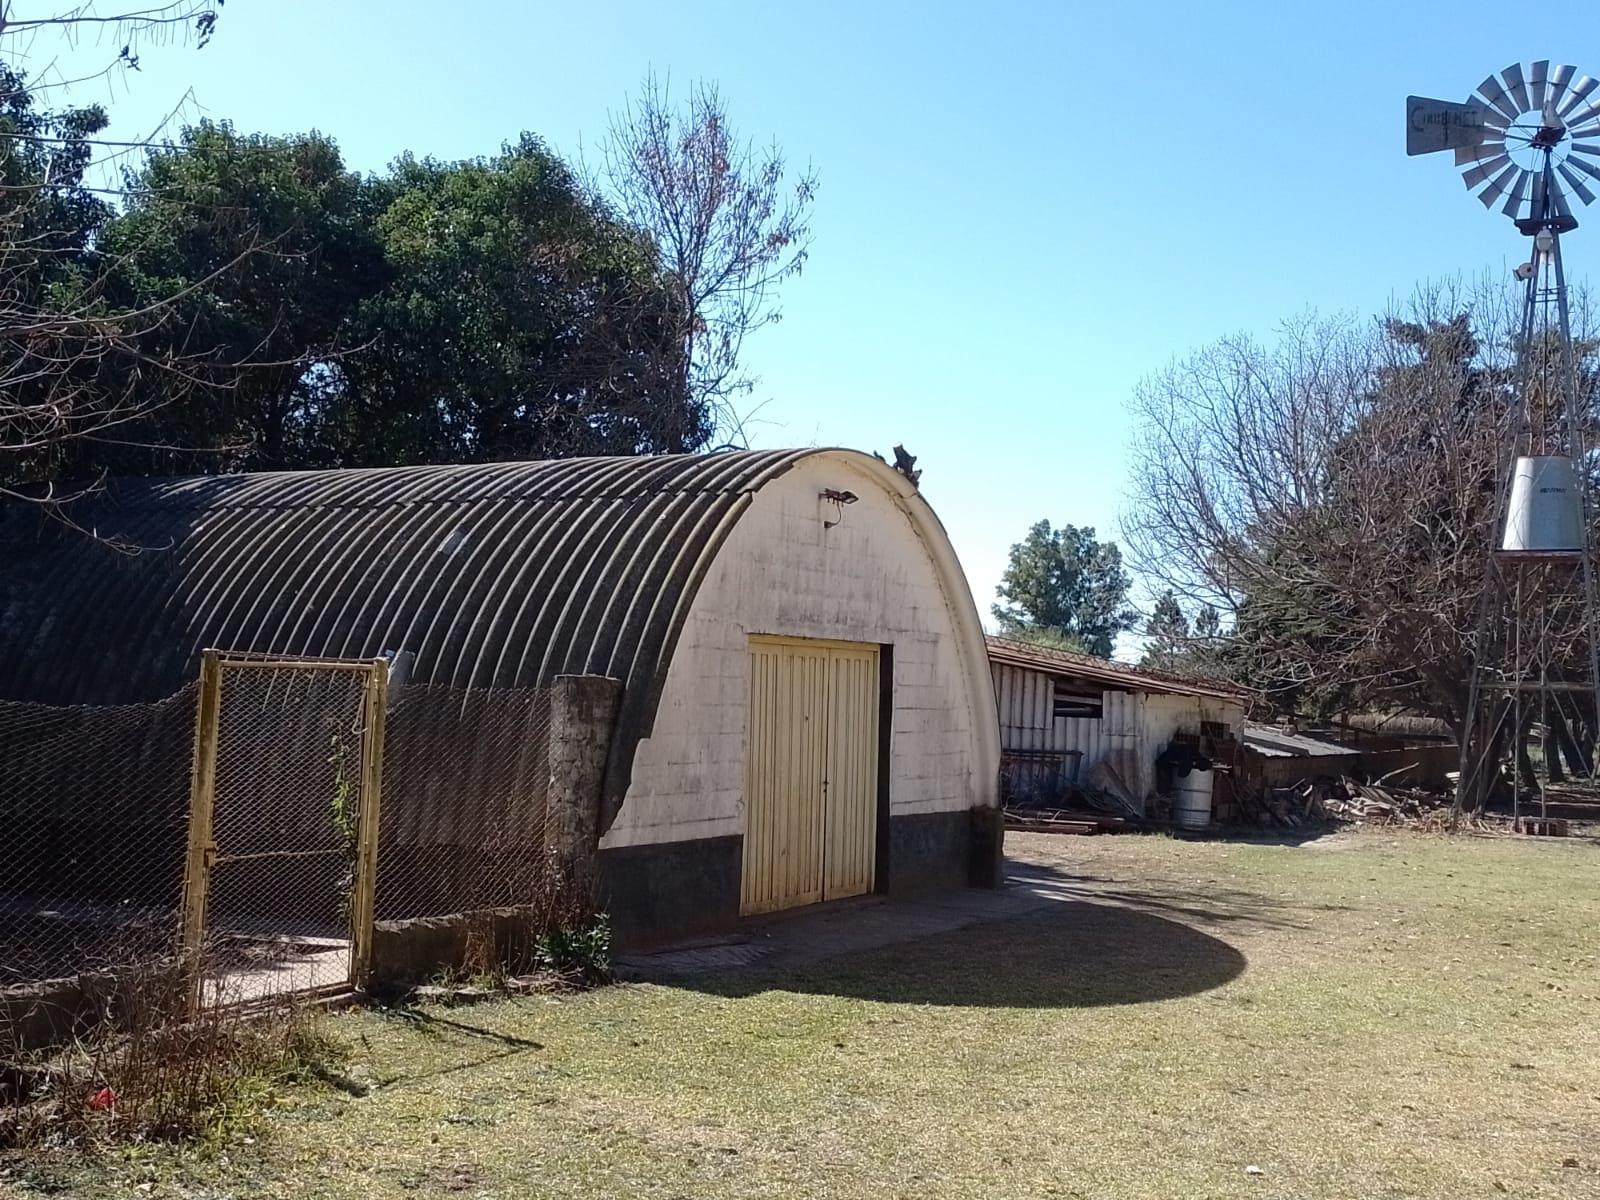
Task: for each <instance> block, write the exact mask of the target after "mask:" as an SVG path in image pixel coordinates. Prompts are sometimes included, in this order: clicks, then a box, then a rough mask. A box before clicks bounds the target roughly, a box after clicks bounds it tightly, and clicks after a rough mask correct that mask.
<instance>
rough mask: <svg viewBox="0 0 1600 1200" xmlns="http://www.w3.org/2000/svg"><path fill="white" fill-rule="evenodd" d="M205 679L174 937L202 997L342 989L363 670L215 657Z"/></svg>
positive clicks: (352, 883)
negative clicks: (199, 972) (197, 956)
mask: <svg viewBox="0 0 1600 1200" xmlns="http://www.w3.org/2000/svg"><path fill="white" fill-rule="evenodd" d="M207 670H208V671H209V672H211V674H210V676H209V678H210V679H211V680H214V682H208V676H207V674H206V673H203V675H202V688H203V689H210V690H208V691H205V694H203V696H202V703H201V709H200V729H199V734H198V749H197V756H196V764H197V765H196V797H195V805H196V812H195V823H194V824H193V825H192V826H191V842H190V846H191V873H192V874H193V875H196V876H203V880H197V886H198V889H199V895H195V894H193V888H192V891H191V904H192V906H193V913H194V916H195V917H196V918H198V920H199V921H200V923H201V927H200V928H196V927H195V926H194V924H193V922H191V927H190V929H189V931H188V940H189V942H190V944H191V946H192V947H197V948H199V949H201V950H203V953H204V976H205V985H204V990H203V998H204V999H205V1000H207V1001H208V1002H211V1003H245V1002H253V1001H259V1000H262V999H266V998H269V997H272V996H275V995H280V994H283V993H286V992H306V991H317V990H322V989H327V988H336V987H341V986H345V985H348V984H349V983H351V982H352V981H353V974H354V971H355V970H356V969H357V963H356V962H355V958H354V955H355V954H356V953H358V947H356V946H353V944H352V943H353V934H354V932H355V931H356V930H357V929H358V927H359V924H360V920H361V914H360V913H359V912H358V902H359V897H360V895H361V889H360V887H359V884H360V881H361V874H362V824H363V820H364V818H366V819H370V816H369V815H368V808H367V805H366V804H365V803H364V800H365V799H366V797H365V792H366V790H367V789H368V788H369V787H370V786H371V779H370V777H369V775H368V773H367V771H366V769H365V768H366V767H367V765H368V760H369V758H370V757H371V756H372V755H373V754H374V753H375V751H374V748H373V741H372V732H373V728H372V723H373V714H374V712H381V704H382V698H381V697H382V693H381V687H377V688H375V687H374V680H375V676H374V671H375V670H377V668H376V667H375V665H374V664H372V663H316V662H309V661H294V660H251V659H228V658H222V659H219V660H214V662H213V663H208V668H207ZM206 695H212V696H214V701H212V702H211V703H208V702H207V701H206V698H205V697H206ZM196 859H198V864H196Z"/></svg>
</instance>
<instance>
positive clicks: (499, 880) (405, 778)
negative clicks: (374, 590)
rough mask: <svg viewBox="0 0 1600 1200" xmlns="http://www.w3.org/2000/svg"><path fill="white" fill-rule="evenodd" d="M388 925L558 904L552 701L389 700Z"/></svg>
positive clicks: (382, 868)
mask: <svg viewBox="0 0 1600 1200" xmlns="http://www.w3.org/2000/svg"><path fill="white" fill-rule="evenodd" d="M389 698H390V704H389V712H388V717H387V722H386V729H385V735H384V747H385V749H384V761H383V818H382V820H381V822H380V823H379V827H378V829H379V833H378V872H377V898H376V902H375V910H376V915H377V918H378V919H379V920H399V919H405V918H410V917H423V916H445V915H450V914H453V913H463V912H475V911H481V910H485V909H493V908H509V907H514V906H524V905H534V904H543V903H550V902H552V901H553V898H554V896H555V893H556V891H557V890H558V889H559V884H560V881H559V879H558V878H556V868H555V863H554V859H553V857H552V854H551V853H550V849H549V846H548V844H547V797H548V792H549V779H550V759H549V752H550V693H549V692H548V691H546V690H544V689H539V688H517V689H496V690H472V691H467V690H461V689H456V688H438V687H401V688H395V689H393V690H392V691H391V692H390V693H389Z"/></svg>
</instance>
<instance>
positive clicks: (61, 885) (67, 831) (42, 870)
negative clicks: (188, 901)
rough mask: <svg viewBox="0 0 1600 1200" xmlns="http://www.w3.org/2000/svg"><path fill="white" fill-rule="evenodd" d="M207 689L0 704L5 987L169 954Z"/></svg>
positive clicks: (0, 906) (1, 983)
mask: <svg viewBox="0 0 1600 1200" xmlns="http://www.w3.org/2000/svg"><path fill="white" fill-rule="evenodd" d="M196 693H197V688H196V687H195V686H193V685H191V686H189V687H187V688H184V689H183V690H182V691H181V692H178V693H177V694H176V695H173V696H170V697H168V698H167V699H165V700H162V701H158V702H156V703H153V704H130V705H117V706H114V707H56V706H51V705H42V704H18V703H0V988H8V987H12V986H13V985H21V984H34V983H38V982H40V981H45V980H55V979H63V978H66V977H70V976H77V975H81V974H84V973H88V972H97V971H108V970H115V969H116V968H117V967H119V966H123V965H127V964H133V963H138V962H144V961H147V960H149V959H150V958H151V957H158V956H165V955H170V954H171V953H172V950H173V948H174V945H175V942H176V936H177V928H178V927H177V912H178V906H179V901H180V899H181V896H182V892H183V873H184V838H185V830H186V828H187V826H188V814H189V773H190V760H191V748H192V744H193V737H194V714H195V697H196Z"/></svg>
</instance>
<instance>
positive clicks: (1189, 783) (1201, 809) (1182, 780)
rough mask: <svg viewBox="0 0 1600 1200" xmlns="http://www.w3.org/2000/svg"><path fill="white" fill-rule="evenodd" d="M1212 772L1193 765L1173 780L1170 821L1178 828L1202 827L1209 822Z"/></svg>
mask: <svg viewBox="0 0 1600 1200" xmlns="http://www.w3.org/2000/svg"><path fill="white" fill-rule="evenodd" d="M1214 774H1215V773H1214V772H1212V771H1209V770H1206V769H1204V768H1202V767H1195V768H1194V769H1193V770H1191V771H1189V772H1188V773H1187V774H1184V775H1179V776H1178V777H1177V779H1176V780H1174V787H1173V790H1172V823H1173V824H1174V825H1176V826H1177V827H1178V828H1179V829H1204V828H1206V827H1207V826H1208V825H1210V824H1211V783H1212V779H1213V776H1214Z"/></svg>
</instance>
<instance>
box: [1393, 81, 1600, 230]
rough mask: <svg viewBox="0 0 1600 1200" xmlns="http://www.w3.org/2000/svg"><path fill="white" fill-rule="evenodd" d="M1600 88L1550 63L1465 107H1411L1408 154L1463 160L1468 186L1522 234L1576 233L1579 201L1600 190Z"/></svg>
mask: <svg viewBox="0 0 1600 1200" xmlns="http://www.w3.org/2000/svg"><path fill="white" fill-rule="evenodd" d="M1597 87H1600V80H1596V79H1595V78H1594V77H1593V76H1590V75H1579V74H1578V73H1577V68H1575V67H1571V66H1567V65H1564V64H1563V65H1561V66H1556V67H1552V66H1551V65H1550V61H1549V60H1548V59H1540V60H1539V61H1538V62H1535V63H1529V64H1528V66H1527V69H1526V70H1524V69H1523V66H1522V64H1521V63H1513V64H1512V65H1511V66H1509V67H1507V68H1506V69H1505V70H1503V71H1501V72H1500V74H1499V75H1490V76H1489V77H1488V78H1487V79H1485V80H1484V81H1483V82H1482V83H1480V84H1479V85H1478V88H1477V91H1476V92H1475V93H1474V94H1473V95H1472V96H1469V97H1468V98H1467V100H1466V101H1465V102H1463V103H1456V102H1455V101H1451V100H1430V99H1428V98H1427V97H1425V96H1410V97H1407V99H1406V153H1407V154H1432V153H1434V152H1436V151H1440V150H1451V151H1454V153H1455V160H1456V165H1457V166H1458V167H1461V168H1462V173H1461V181H1462V182H1463V183H1465V184H1466V185H1467V188H1468V190H1469V191H1472V192H1475V193H1476V194H1477V197H1478V199H1479V200H1480V201H1482V202H1483V206H1484V207H1485V208H1491V209H1492V208H1494V207H1495V206H1496V205H1499V206H1500V211H1501V212H1503V213H1505V214H1506V216H1508V217H1510V218H1511V219H1512V220H1514V221H1516V222H1517V225H1518V228H1520V229H1522V230H1523V232H1524V233H1533V232H1536V231H1537V230H1538V229H1540V228H1552V229H1555V230H1557V231H1558V232H1564V231H1566V230H1569V229H1575V228H1576V227H1577V224H1578V222H1577V219H1576V218H1575V217H1574V216H1573V215H1572V200H1571V197H1573V196H1576V197H1577V199H1578V200H1579V201H1580V202H1581V203H1583V204H1592V203H1594V198H1595V189H1596V188H1597V187H1600V96H1597V95H1596V94H1595V92H1596V88H1597Z"/></svg>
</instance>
